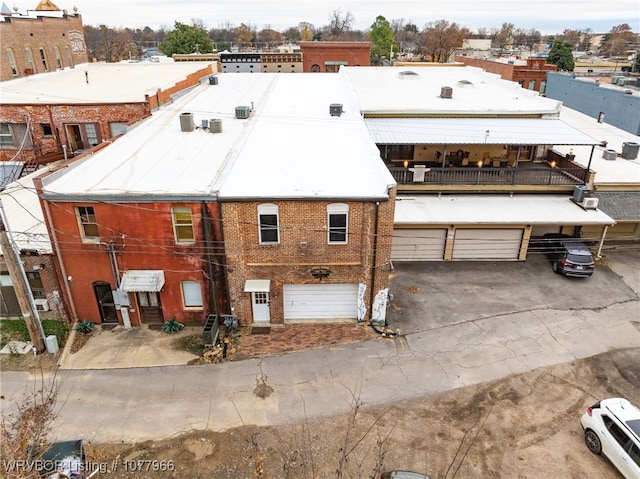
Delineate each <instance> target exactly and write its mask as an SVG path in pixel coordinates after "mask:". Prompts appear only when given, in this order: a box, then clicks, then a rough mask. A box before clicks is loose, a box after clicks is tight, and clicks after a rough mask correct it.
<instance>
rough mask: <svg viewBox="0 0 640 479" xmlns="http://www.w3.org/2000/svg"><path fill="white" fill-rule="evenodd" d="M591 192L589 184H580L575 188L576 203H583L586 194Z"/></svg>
mask: <svg viewBox="0 0 640 479" xmlns="http://www.w3.org/2000/svg"><path fill="white" fill-rule="evenodd" d="M587 193H589V187H588V186H587V185H578V186H576V187H575V188H574V189H573V201H575V202H576V203H582V200H584V195H586V194H587Z"/></svg>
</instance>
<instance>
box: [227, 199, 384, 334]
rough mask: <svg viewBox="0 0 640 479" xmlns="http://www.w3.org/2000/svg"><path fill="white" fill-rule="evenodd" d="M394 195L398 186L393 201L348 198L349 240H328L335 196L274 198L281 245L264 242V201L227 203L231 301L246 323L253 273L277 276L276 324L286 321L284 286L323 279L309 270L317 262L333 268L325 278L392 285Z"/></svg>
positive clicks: (257, 276)
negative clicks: (260, 228) (247, 282)
mask: <svg viewBox="0 0 640 479" xmlns="http://www.w3.org/2000/svg"><path fill="white" fill-rule="evenodd" d="M394 201H395V192H392V198H391V200H390V201H387V202H381V203H380V205H379V207H378V206H377V205H376V203H373V202H346V203H347V204H348V205H349V215H348V218H349V227H348V231H349V239H348V244H346V245H342V244H340V245H338V244H335V245H331V244H327V226H326V225H327V205H328V204H329V203H331V202H326V201H277V202H273V203H274V204H276V205H278V215H279V222H280V223H279V224H280V243H279V244H277V245H260V244H259V237H258V213H257V211H258V204H259V203H257V202H247V203H223V204H222V218H223V221H224V228H225V232H224V236H225V245H226V247H225V248H226V253H227V256H226V257H227V267H228V268H227V271H228V287H229V294H230V305H231V307H233V308H234V313H235V314H236V315H237V316H238V319H239V321H240V323H241V324H250V323H251V322H252V321H253V319H252V312H251V297H250V294H249V293H245V292H244V283H245V280H247V279H270V280H271V292H270V293H271V304H270V307H271V310H270V315H271V322H272V323H275V324H278V323H283V322H284V319H283V318H284V311H283V304H282V294H283V286H284V285H285V284H308V283H317V282H318V279H315V278H313V277H312V276H311V274H310V273H309V271H310V269H311V268H313V267H327V268H329V269H330V270H331V274H330V276H329V277H328V278H326V279H324V280H323V283H329V284H331V283H335V284H341V283H350V284H355V283H364V284H366V285H367V291H368V292H372V291H376V292H377V291H378V290H379V289H382V288H385V287H387V284H388V273H389V259H390V256H391V234H392V231H393V211H394ZM376 221H377V223H376ZM376 235H379V236H376ZM376 240H377V241H376ZM302 242H304V243H306V246H305V247H302V246H301V243H302ZM376 242H377V244H376ZM374 266H375V267H374ZM368 300H369V298H367V303H368ZM370 310H371V308H370V307H368V311H370Z"/></svg>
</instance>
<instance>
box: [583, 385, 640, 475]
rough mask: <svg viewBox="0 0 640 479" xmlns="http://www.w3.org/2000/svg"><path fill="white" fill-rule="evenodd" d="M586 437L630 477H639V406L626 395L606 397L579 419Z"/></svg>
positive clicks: (585, 439) (600, 452)
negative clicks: (625, 396) (622, 396)
mask: <svg viewBox="0 0 640 479" xmlns="http://www.w3.org/2000/svg"><path fill="white" fill-rule="evenodd" d="M580 422H581V423H582V429H584V441H585V443H586V444H587V447H588V448H589V450H590V451H591V452H593V453H594V454H602V455H604V456H606V457H607V458H608V459H609V460H610V461H611V462H612V463H613V465H614V466H615V467H616V468H617V469H618V471H620V473H622V475H623V476H624V477H626V478H627V479H638V478H640V409H639V408H638V407H637V406H634V405H633V404H631V403H630V402H629V401H627V400H626V399H622V398H609V399H603V400H602V401H599V402H597V403H595V404H594V405H593V406H591V407H588V408H587V411H586V412H585V413H584V414H583V415H582V418H581V419H580Z"/></svg>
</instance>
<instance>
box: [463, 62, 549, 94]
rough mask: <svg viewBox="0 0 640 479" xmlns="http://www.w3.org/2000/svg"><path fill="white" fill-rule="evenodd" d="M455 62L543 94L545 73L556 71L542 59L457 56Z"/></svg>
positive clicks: (545, 79)
mask: <svg viewBox="0 0 640 479" xmlns="http://www.w3.org/2000/svg"><path fill="white" fill-rule="evenodd" d="M456 61H457V62H461V63H463V64H465V65H467V66H472V67H478V68H482V69H483V70H485V71H487V72H489V73H497V74H498V75H500V77H502V78H503V79H504V80H511V81H514V82H517V83H519V84H520V86H521V87H522V88H527V89H528V90H535V91H537V92H540V93H541V94H544V92H545V89H546V85H547V72H549V71H552V72H553V71H556V70H557V69H558V67H557V66H556V65H550V64H547V62H546V60H545V59H544V58H533V57H529V58H527V59H526V60H521V59H519V58H489V59H485V58H477V57H472V56H465V55H458V56H456Z"/></svg>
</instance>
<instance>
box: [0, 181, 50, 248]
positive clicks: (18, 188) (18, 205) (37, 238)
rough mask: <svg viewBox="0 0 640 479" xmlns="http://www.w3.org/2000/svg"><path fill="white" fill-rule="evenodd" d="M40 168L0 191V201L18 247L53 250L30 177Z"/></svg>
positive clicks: (8, 226) (8, 228) (8, 229)
mask: <svg viewBox="0 0 640 479" xmlns="http://www.w3.org/2000/svg"><path fill="white" fill-rule="evenodd" d="M41 173H42V170H39V171H37V172H34V173H31V174H30V175H27V176H24V177H22V178H20V179H19V180H18V181H16V182H15V183H11V184H10V185H9V186H7V188H5V189H4V190H3V191H0V201H2V208H3V209H4V212H5V217H6V220H7V231H10V232H11V235H12V237H13V239H14V241H15V244H16V246H17V247H18V249H29V250H37V251H38V252H40V253H41V254H51V253H53V248H52V246H51V241H50V239H49V232H48V231H47V226H46V225H45V222H44V215H43V213H42V207H41V205H40V199H39V198H38V193H37V192H36V189H35V187H34V184H33V178H35V177H36V176H37V175H39V174H41Z"/></svg>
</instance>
